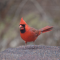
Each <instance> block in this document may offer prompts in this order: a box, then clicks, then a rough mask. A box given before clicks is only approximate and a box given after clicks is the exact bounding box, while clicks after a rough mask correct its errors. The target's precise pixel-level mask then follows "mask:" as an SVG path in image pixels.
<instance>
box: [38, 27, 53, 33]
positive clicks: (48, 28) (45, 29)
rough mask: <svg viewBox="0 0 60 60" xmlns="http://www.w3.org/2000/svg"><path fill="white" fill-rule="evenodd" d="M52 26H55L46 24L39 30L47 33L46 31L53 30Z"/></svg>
mask: <svg viewBox="0 0 60 60" xmlns="http://www.w3.org/2000/svg"><path fill="white" fill-rule="evenodd" d="M52 28H53V26H46V27H44V28H42V29H40V30H39V31H40V32H41V33H45V32H49V31H51V30H52Z"/></svg>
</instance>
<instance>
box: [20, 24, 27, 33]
mask: <svg viewBox="0 0 60 60" xmlns="http://www.w3.org/2000/svg"><path fill="white" fill-rule="evenodd" d="M20 25H22V26H23V28H24V29H23V30H20V32H21V33H25V31H26V30H25V25H23V24H20Z"/></svg>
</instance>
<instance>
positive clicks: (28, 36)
mask: <svg viewBox="0 0 60 60" xmlns="http://www.w3.org/2000/svg"><path fill="white" fill-rule="evenodd" d="M20 35H21V38H22V39H23V40H24V41H26V42H30V41H34V40H35V39H36V38H37V37H36V36H35V34H34V33H33V32H31V31H27V32H25V33H21V32H20Z"/></svg>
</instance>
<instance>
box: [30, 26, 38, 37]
mask: <svg viewBox="0 0 60 60" xmlns="http://www.w3.org/2000/svg"><path fill="white" fill-rule="evenodd" d="M30 31H31V32H32V34H34V35H35V36H36V37H37V36H38V35H39V31H38V30H37V29H35V28H32V27H31V28H30Z"/></svg>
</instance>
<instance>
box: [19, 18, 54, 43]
mask: <svg viewBox="0 0 60 60" xmlns="http://www.w3.org/2000/svg"><path fill="white" fill-rule="evenodd" d="M19 28H20V35H21V38H22V39H23V40H24V41H25V43H26V44H27V42H31V41H35V40H36V39H37V37H38V36H39V35H40V34H41V33H45V32H49V31H51V30H52V28H53V27H52V26H46V27H44V28H42V29H39V30H37V29H35V28H33V27H30V26H28V25H27V24H26V22H25V21H24V20H23V18H21V21H20V24H19Z"/></svg>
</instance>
